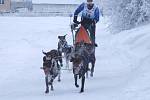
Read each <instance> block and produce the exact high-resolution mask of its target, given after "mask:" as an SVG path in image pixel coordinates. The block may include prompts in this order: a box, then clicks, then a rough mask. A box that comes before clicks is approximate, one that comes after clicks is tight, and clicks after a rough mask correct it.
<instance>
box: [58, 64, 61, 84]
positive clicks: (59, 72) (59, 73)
mask: <svg viewBox="0 0 150 100" xmlns="http://www.w3.org/2000/svg"><path fill="white" fill-rule="evenodd" d="M58 70H59V71H58V82H60V81H61V79H60V77H61V67H60V68H59V69H58Z"/></svg>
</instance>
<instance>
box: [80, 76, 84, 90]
mask: <svg viewBox="0 0 150 100" xmlns="http://www.w3.org/2000/svg"><path fill="white" fill-rule="evenodd" d="M81 83H82V84H81V90H80V93H82V92H84V84H85V76H82V80H81Z"/></svg>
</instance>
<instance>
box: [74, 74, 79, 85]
mask: <svg viewBox="0 0 150 100" xmlns="http://www.w3.org/2000/svg"><path fill="white" fill-rule="evenodd" d="M74 80H75V86H76V87H77V88H78V87H79V85H78V75H75V74H74Z"/></svg>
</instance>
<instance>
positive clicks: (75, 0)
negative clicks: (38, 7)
mask: <svg viewBox="0 0 150 100" xmlns="http://www.w3.org/2000/svg"><path fill="white" fill-rule="evenodd" d="M84 1H86V0H32V2H33V3H49V4H80V3H82V2H84Z"/></svg>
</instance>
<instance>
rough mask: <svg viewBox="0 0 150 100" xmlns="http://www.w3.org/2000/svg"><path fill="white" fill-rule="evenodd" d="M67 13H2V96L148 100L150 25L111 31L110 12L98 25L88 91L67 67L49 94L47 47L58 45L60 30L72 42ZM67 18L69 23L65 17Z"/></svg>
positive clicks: (10, 99)
mask: <svg viewBox="0 0 150 100" xmlns="http://www.w3.org/2000/svg"><path fill="white" fill-rule="evenodd" d="M69 21H70V19H69V18H68V17H43V18H42V17H36V18H35V17H31V18H30V17H0V27H1V30H0V56H1V57H0V65H1V69H0V100H41V99H43V100H49V99H52V100H60V99H61V100H66V99H67V98H68V99H71V100H91V99H93V98H94V99H95V100H98V99H99V100H149V99H150V96H149V93H150V68H149V65H150V63H149V62H150V40H149V39H150V34H148V33H149V32H150V29H149V27H150V25H145V26H142V27H139V28H135V29H133V30H128V31H124V32H121V33H119V34H115V35H113V34H110V33H109V32H108V28H107V22H106V18H102V19H101V22H100V23H98V25H97V33H96V36H97V38H96V41H97V43H98V45H99V47H98V48H97V49H96V58H97V61H96V67H95V73H94V77H93V78H88V79H86V85H85V92H84V93H83V94H79V93H78V92H79V89H77V88H75V86H74V80H73V74H72V72H69V71H63V72H62V81H61V82H60V83H58V82H57V81H55V83H56V84H54V89H55V90H54V91H53V92H50V93H49V94H44V91H45V83H44V73H43V71H42V70H40V69H39V68H40V67H41V66H42V57H43V54H42V50H45V51H48V50H50V49H53V48H57V42H58V39H57V36H58V35H65V34H68V35H67V40H68V41H69V43H70V44H71V43H72V37H71V32H70V27H69V24H70V22H69ZM64 22H65V23H64Z"/></svg>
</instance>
